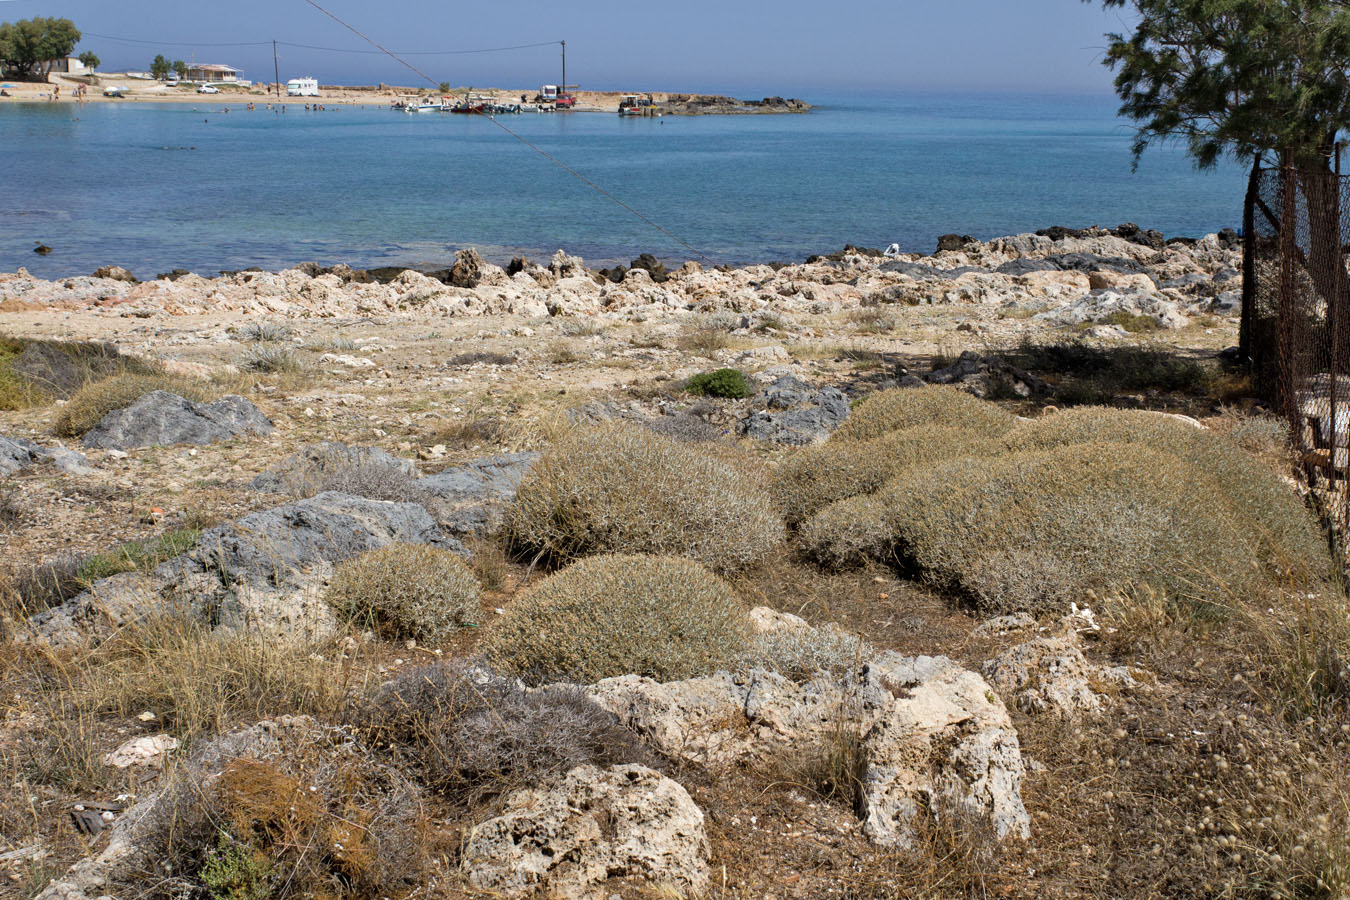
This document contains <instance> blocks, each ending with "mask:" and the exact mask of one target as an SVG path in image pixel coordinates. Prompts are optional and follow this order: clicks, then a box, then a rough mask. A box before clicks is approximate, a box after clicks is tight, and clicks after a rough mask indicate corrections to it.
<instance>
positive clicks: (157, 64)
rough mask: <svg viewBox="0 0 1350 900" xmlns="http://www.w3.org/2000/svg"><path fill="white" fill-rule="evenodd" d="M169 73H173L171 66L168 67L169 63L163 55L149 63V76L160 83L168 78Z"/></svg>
mask: <svg viewBox="0 0 1350 900" xmlns="http://www.w3.org/2000/svg"><path fill="white" fill-rule="evenodd" d="M171 71H173V66H171V65H169V61H168V60H167V59H165V58H164V54H163V53H161V54H159V55H158V56H156V57H155V60H154V62H152V63H150V74H151V75H153V76H155V78H157V79H159V80H160V81H163V80H164V79H166V78H168V77H169V73H170V72H171Z"/></svg>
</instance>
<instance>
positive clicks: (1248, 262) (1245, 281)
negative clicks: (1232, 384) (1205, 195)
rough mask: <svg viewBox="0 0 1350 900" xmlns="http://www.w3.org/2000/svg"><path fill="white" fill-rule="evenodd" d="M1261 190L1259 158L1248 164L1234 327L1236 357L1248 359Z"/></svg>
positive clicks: (1250, 342)
mask: <svg viewBox="0 0 1350 900" xmlns="http://www.w3.org/2000/svg"><path fill="white" fill-rule="evenodd" d="M1260 189H1261V156H1260V154H1258V155H1257V157H1256V159H1254V160H1252V173H1251V174H1250V175H1248V176H1247V197H1246V199H1245V200H1243V203H1242V318H1241V319H1240V320H1239V324H1238V357H1239V358H1240V359H1243V360H1250V359H1251V358H1252V318H1253V317H1254V316H1255V315H1256V197H1257V194H1258V192H1259V191H1260Z"/></svg>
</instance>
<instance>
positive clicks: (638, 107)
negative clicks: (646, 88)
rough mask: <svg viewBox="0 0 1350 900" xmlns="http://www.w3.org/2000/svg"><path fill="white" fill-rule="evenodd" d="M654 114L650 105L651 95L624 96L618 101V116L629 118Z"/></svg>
mask: <svg viewBox="0 0 1350 900" xmlns="http://www.w3.org/2000/svg"><path fill="white" fill-rule="evenodd" d="M654 113H655V109H654V108H653V105H652V98H651V95H648V96H646V97H640V96H638V95H637V94H624V95H623V97H622V98H620V99H619V115H620V116H623V117H625V118H626V117H629V116H650V115H653V114H654Z"/></svg>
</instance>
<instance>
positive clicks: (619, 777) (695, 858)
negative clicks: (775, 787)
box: [464, 765, 708, 900]
mask: <svg viewBox="0 0 1350 900" xmlns="http://www.w3.org/2000/svg"><path fill="white" fill-rule="evenodd" d="M464 867H465V869H466V870H467V871H468V874H469V881H470V883H471V884H473V886H474V887H475V888H478V889H479V890H483V891H491V892H493V893H497V894H504V895H506V896H511V897H520V896H525V895H527V894H533V893H536V892H538V893H541V894H544V895H546V896H549V897H557V898H567V900H580V898H589V897H595V896H607V895H608V894H609V893H611V892H610V891H605V890H601V885H602V884H603V883H604V882H605V881H606V880H608V879H610V878H625V879H633V880H636V881H641V882H648V883H654V884H666V885H670V886H672V887H675V888H676V889H678V890H679V891H681V892H682V893H683V894H700V893H702V892H703V890H704V889H705V888H706V887H707V886H708V836H707V832H706V830H705V828H704V823H703V812H702V811H701V810H700V809H699V808H698V807H697V806H696V805H695V804H694V801H693V799H692V798H691V797H690V796H689V793H688V792H687V791H686V790H685V789H684V788H683V787H681V786H680V785H678V784H676V783H675V782H674V781H671V780H670V779H669V778H667V777H665V776H664V775H662V774H660V773H659V772H655V771H652V770H651V769H648V768H646V767H645V766H640V765H622V766H612V767H610V768H607V769H602V768H598V767H596V766H589V765H587V766H579V767H577V768H575V769H573V770H572V771H570V772H568V773H567V775H566V776H565V777H563V778H562V779H561V780H560V781H558V782H556V783H553V784H550V785H545V786H541V787H537V788H532V789H528V790H524V791H519V792H517V793H516V794H513V795H512V796H511V797H510V798H509V799H508V800H507V802H506V809H505V811H504V812H503V813H502V815H500V816H498V817H496V818H494V819H489V820H488V821H486V822H483V823H482V824H480V825H477V826H475V827H474V829H473V830H472V831H471V832H470V833H469V840H468V844H467V846H466V848H465V851H464Z"/></svg>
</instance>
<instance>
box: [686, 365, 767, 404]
mask: <svg viewBox="0 0 1350 900" xmlns="http://www.w3.org/2000/svg"><path fill="white" fill-rule="evenodd" d="M684 389H685V390H686V391H688V392H689V393H691V394H693V395H694V396H696V397H725V398H727V399H729V400H741V399H743V398H745V397H749V396H750V392H751V391H750V382H749V381H747V380H746V378H745V373H744V372H742V371H741V370H740V369H717V370H716V371H713V372H700V373H699V374H697V375H695V376H693V377H692V378H690V379H689V380H688V381H687V382H685V385H684Z"/></svg>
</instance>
